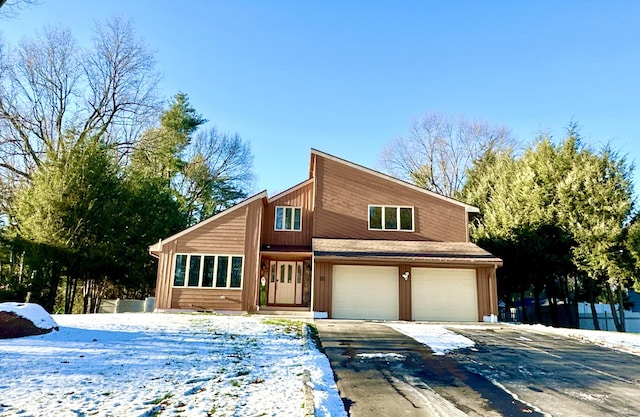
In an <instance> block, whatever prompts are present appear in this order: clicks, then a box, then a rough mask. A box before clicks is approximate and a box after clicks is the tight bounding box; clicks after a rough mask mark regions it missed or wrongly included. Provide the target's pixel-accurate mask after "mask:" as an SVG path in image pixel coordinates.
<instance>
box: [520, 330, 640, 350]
mask: <svg viewBox="0 0 640 417" xmlns="http://www.w3.org/2000/svg"><path fill="white" fill-rule="evenodd" d="M509 325H510V326H518V327H523V328H526V329H528V330H530V331H538V332H544V333H551V334H557V335H562V336H567V337H572V338H574V339H580V340H584V341H587V342H591V343H596V344H599V345H602V346H605V347H608V348H609V349H615V350H620V351H623V352H627V353H632V354H635V355H640V334H638V333H618V332H612V331H604V330H586V329H565V328H559V327H550V326H543V325H541V324H533V325H529V324H509Z"/></svg>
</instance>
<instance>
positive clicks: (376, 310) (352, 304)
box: [332, 265, 399, 320]
mask: <svg viewBox="0 0 640 417" xmlns="http://www.w3.org/2000/svg"><path fill="white" fill-rule="evenodd" d="M332 294H333V297H332V317H333V318H338V319H377V320H397V319H398V311H399V308H398V303H399V295H398V268H397V267H395V266H362V265H357V266H356V265H335V266H334V267H333V290H332Z"/></svg>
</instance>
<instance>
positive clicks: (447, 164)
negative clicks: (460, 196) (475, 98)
mask: <svg viewBox="0 0 640 417" xmlns="http://www.w3.org/2000/svg"><path fill="white" fill-rule="evenodd" d="M514 146H516V141H515V139H513V138H512V137H511V134H510V133H509V131H508V130H507V129H505V128H504V127H495V126H491V125H490V124H488V123H487V122H483V121H473V120H469V119H467V118H466V117H463V116H458V117H451V118H450V117H446V116H444V115H442V114H438V113H427V114H425V115H424V116H423V117H422V119H420V120H417V121H414V122H413V123H412V124H411V126H410V127H409V133H408V135H407V136H406V137H399V138H397V139H395V140H393V141H391V142H389V143H388V144H387V145H386V147H385V148H384V150H383V152H382V156H381V159H382V164H383V166H384V167H385V169H386V170H387V171H389V172H390V173H391V174H393V175H395V176H397V177H399V178H404V179H407V180H409V181H412V182H414V183H415V184H416V185H418V186H420V187H424V188H426V189H428V190H430V191H434V192H436V193H439V194H442V195H445V196H449V197H455V196H456V194H457V193H458V192H459V191H460V190H461V189H462V187H463V186H464V184H465V182H466V175H467V171H468V170H469V169H470V168H471V166H472V164H473V161H474V160H476V159H478V158H480V157H481V156H482V155H483V154H485V153H486V152H492V151H503V150H507V149H511V148H513V147H514Z"/></svg>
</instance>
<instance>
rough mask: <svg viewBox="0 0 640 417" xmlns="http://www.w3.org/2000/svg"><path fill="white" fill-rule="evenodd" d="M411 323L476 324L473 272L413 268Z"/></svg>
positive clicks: (476, 304)
mask: <svg viewBox="0 0 640 417" xmlns="http://www.w3.org/2000/svg"><path fill="white" fill-rule="evenodd" d="M411 314H412V318H413V320H431V321H478V291H477V283H476V271H475V269H446V268H412V269H411Z"/></svg>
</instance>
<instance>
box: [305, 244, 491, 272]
mask: <svg viewBox="0 0 640 417" xmlns="http://www.w3.org/2000/svg"><path fill="white" fill-rule="evenodd" d="M313 255H314V256H315V257H316V258H331V259H344V258H350V259H353V258H362V259H367V260H374V259H384V260H389V259H398V260H405V261H431V262H436V263H474V264H491V265H498V266H500V265H502V259H500V258H498V257H496V256H494V255H492V254H491V253H489V252H487V251H486V250H484V249H482V248H481V247H479V246H477V245H475V244H473V243H471V242H436V241H423V240H420V241H408V240H364V239H324V238H314V239H313Z"/></svg>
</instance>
